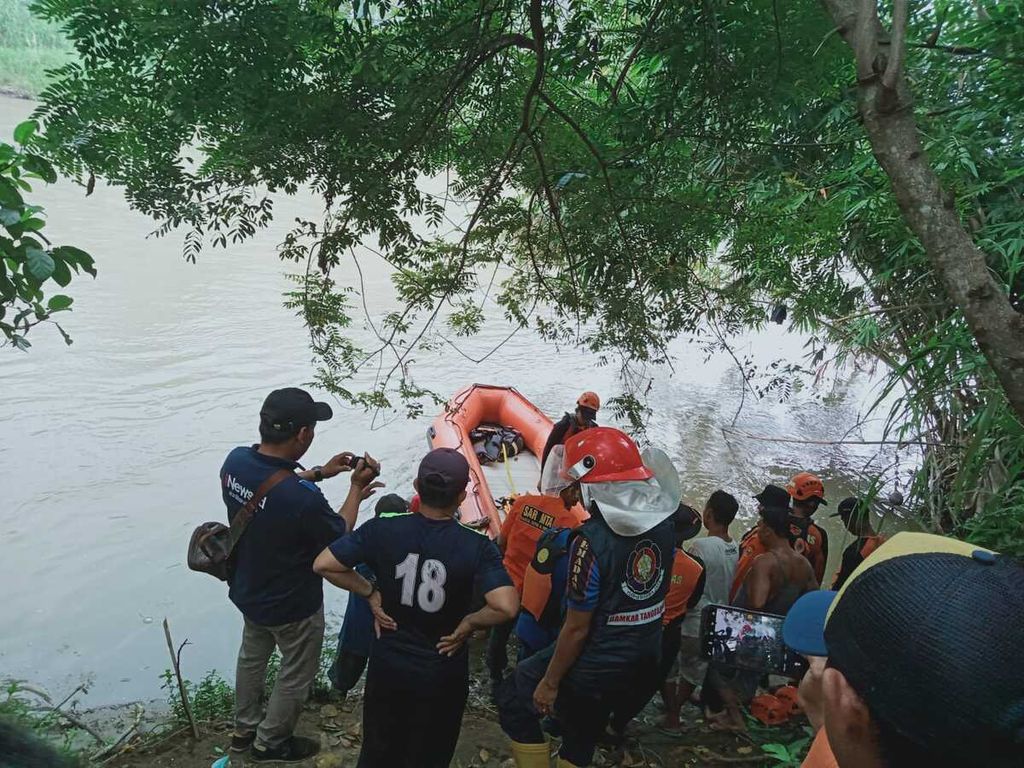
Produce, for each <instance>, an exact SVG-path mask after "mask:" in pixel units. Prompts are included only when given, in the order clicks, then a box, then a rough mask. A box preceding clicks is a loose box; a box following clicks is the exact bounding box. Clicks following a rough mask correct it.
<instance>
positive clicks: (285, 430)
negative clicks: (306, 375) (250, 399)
mask: <svg viewBox="0 0 1024 768" xmlns="http://www.w3.org/2000/svg"><path fill="white" fill-rule="evenodd" d="M333 415H334V412H333V411H332V410H331V406H329V405H328V404H327V403H318V402H316V401H315V400H314V399H313V396H312V395H310V394H309V392H307V391H306V390H304V389H299V388H298V387H285V388H284V389H275V390H274V391H273V392H271V393H270V394H269V395H267V399H266V400H264V401H263V407H262V408H260V421H261V423H263V424H264V425H266V426H267V427H268V428H270V429H272V430H273V431H275V432H279V433H281V434H285V435H288V434H292V433H294V432H296V431H298V429H299V428H300V427H308V426H310V425H311V424H315V423H316V422H318V421H327V420H328V419H329V418H331V416H333Z"/></svg>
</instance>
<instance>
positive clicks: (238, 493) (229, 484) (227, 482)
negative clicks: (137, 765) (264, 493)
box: [223, 474, 267, 509]
mask: <svg viewBox="0 0 1024 768" xmlns="http://www.w3.org/2000/svg"><path fill="white" fill-rule="evenodd" d="M223 482H224V488H225V490H226V491H227V492H228V496H230V497H231V498H232V499H234V500H235V501H237V502H238V503H239V504H245V503H246V502H248V501H249V499H251V498H252V497H253V494H254V493H255V491H253V490H250V489H249V488H247V487H246V486H244V485H242V484H241V483H240V482H238V480H236V479H235V477H234V476H233V475H228V474H225V475H224V478H223ZM266 503H267V500H266V498H265V497H264V498H262V499H260V503H259V504H257V505H256V506H257V507H259V508H260V509H263V508H264V506H266Z"/></svg>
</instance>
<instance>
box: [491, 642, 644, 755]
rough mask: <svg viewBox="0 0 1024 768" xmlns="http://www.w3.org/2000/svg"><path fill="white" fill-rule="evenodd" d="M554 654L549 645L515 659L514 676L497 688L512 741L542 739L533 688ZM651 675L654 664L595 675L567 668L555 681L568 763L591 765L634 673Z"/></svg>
mask: <svg viewBox="0 0 1024 768" xmlns="http://www.w3.org/2000/svg"><path fill="white" fill-rule="evenodd" d="M553 653H554V646H553V645H552V646H551V647H549V648H545V649H544V650H543V651H540V652H538V653H536V654H534V655H533V656H531V657H530V658H528V659H524V660H523V661H521V662H519V665H518V666H517V667H516V670H515V674H514V675H512V676H510V677H509V678H508V679H507V680H506V681H505V683H504V684H503V685H502V687H501V690H500V692H499V695H498V717H499V719H500V721H501V728H502V730H503V731H505V733H506V735H508V737H509V738H510V739H512V741H517V742H519V743H520V744H543V743H544V732H543V731H542V730H541V727H540V715H539V714H538V713H537V710H536V709H534V707H533V692H534V691H535V690H536V688H537V683H539V682H540V680H541V678H542V677H544V673H545V672H546V671H547V668H548V663H549V662H550V661H551V656H552V654H553ZM654 674H655V669H654V665H653V664H652V665H650V668H646V667H645V668H639V667H637V668H631V669H624V670H612V669H606V670H602V671H600V672H594V673H583V672H580V670H579V668H578V667H574V668H573V669H571V670H570V671H569V674H567V675H566V676H565V678H563V680H562V683H561V685H559V687H558V698H557V699H556V700H555V716H556V717H557V718H558V722H559V724H560V726H561V728H562V747H561V749H559V751H558V754H559V756H560V757H561V758H562V759H563V760H567V761H568V762H569V763H571V764H572V765H579V766H584V765H590V761H591V759H592V758H593V757H594V748H595V747H596V746H597V741H598V739H599V738H600V736H601V734H602V733H603V732H604V729H605V724H606V723H607V722H608V716H609V714H610V713H611V711H612V708H613V707H614V706H615V705H616V704H617V703H620V702H621V700H622V698H623V697H624V696H625V695H626V694H627V692H628V691H629V690H630V688H631V686H632V685H635V680H636V678H637V676H638V675H640V676H645V675H650V676H653V675H654ZM631 681H632V682H631Z"/></svg>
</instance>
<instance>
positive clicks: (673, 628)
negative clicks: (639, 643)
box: [611, 618, 683, 733]
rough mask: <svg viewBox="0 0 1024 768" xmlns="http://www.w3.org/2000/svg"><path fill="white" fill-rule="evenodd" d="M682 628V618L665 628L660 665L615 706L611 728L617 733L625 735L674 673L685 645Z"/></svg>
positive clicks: (662, 635)
mask: <svg viewBox="0 0 1024 768" xmlns="http://www.w3.org/2000/svg"><path fill="white" fill-rule="evenodd" d="M682 628H683V620H682V618H679V619H676V620H675V621H673V622H672V623H671V624H669V625H668V626H667V627H665V629H664V631H663V632H662V633H661V660H660V661H659V662H658V665H657V666H656V667H650V668H648V676H647V677H646V678H645V679H638V680H637V684H636V685H635V686H634V688H633V690H632V691H631V692H630V693H629V694H627V695H626V697H625V698H624V699H623V701H622V702H621V703H619V704H616V705H615V709H614V710H613V711H612V717H611V726H612V729H613V730H614V731H615V732H616V733H624V732H625V730H626V726H627V725H629V722H630V721H631V720H632V719H633V718H634V717H636V716H637V715H639V714H640V712H641V711H642V710H643V708H644V707H646V706H647V702H649V701H650V700H651V699H652V698H654V694H655V693H657V692H658V691H660V690H661V687H662V686H663V685H664V684H665V681H666V680H667V679H668V673H669V672H671V671H672V663H673V662H674V661H675V658H676V656H678V655H679V646H680V645H682V643H683V634H682Z"/></svg>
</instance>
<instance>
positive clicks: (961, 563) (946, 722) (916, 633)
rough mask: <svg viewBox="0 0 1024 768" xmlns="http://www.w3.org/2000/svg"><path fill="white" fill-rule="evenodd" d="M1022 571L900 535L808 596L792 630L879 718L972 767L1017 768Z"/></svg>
mask: <svg viewBox="0 0 1024 768" xmlns="http://www.w3.org/2000/svg"><path fill="white" fill-rule="evenodd" d="M1022 616H1024V568H1021V567H1020V565H1019V564H1017V563H1015V562H1014V561H1013V560H1012V559H1011V558H1009V557H1004V556H1001V555H998V554H996V553H994V552H991V551H989V550H987V549H982V548H980V547H976V546H974V545H972V544H967V543H965V542H961V541H957V540H956V539H950V538H946V537H943V536H935V535H932V534H927V533H909V532H904V533H897V534H896V535H894V536H893V537H892V538H891V539H890V540H889V541H887V542H886V543H885V544H883V545H882V546H880V547H879V548H878V549H877V550H875V551H874V552H873V553H872V554H871V555H870V556H869V557H868V558H867V559H865V560H864V562H863V563H861V564H860V565H859V566H858V567H857V568H856V570H854V572H853V573H852V574H851V576H850V578H849V579H848V580H847V581H846V583H845V584H844V585H843V587H842V589H840V590H839V591H838V592H827V591H819V592H810V593H808V594H806V595H804V596H803V597H801V598H800V599H799V600H797V602H796V603H794V605H793V607H792V608H791V609H790V611H789V613H788V614H787V616H786V620H785V623H784V624H783V628H782V635H783V640H784V641H785V643H786V645H787V646H789V647H790V648H792V649H793V650H795V651H797V652H799V653H802V654H805V655H810V656H827V657H828V664H829V666H830V667H834V668H836V669H838V670H839V671H840V672H842V673H843V676H844V677H846V679H847V681H848V682H849V683H850V685H851V686H852V687H853V689H854V690H855V691H857V693H858V694H859V695H860V696H861V697H862V698H863V699H864V701H865V703H866V704H867V706H868V709H869V710H870V712H871V714H872V716H873V717H874V718H875V719H876V720H877V721H879V722H883V723H885V725H886V726H888V727H889V728H891V729H894V730H895V731H896V732H898V733H899V734H900V735H901V736H902V737H903V738H904V739H906V740H908V741H910V742H911V743H912V744H917V745H920V746H921V748H922V751H925V750H926V751H927V752H929V753H939V754H945V755H949V756H950V757H951V758H953V759H954V760H955V761H957V762H958V764H962V765H986V766H989V765H998V766H1003V765H1019V764H1020V763H1019V760H1020V755H1021V753H1022V751H1024V675H1021V674H1020V670H1019V668H1018V667H1019V659H1020V654H1021V648H1024V621H1022V620H1021V617H1022Z"/></svg>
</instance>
